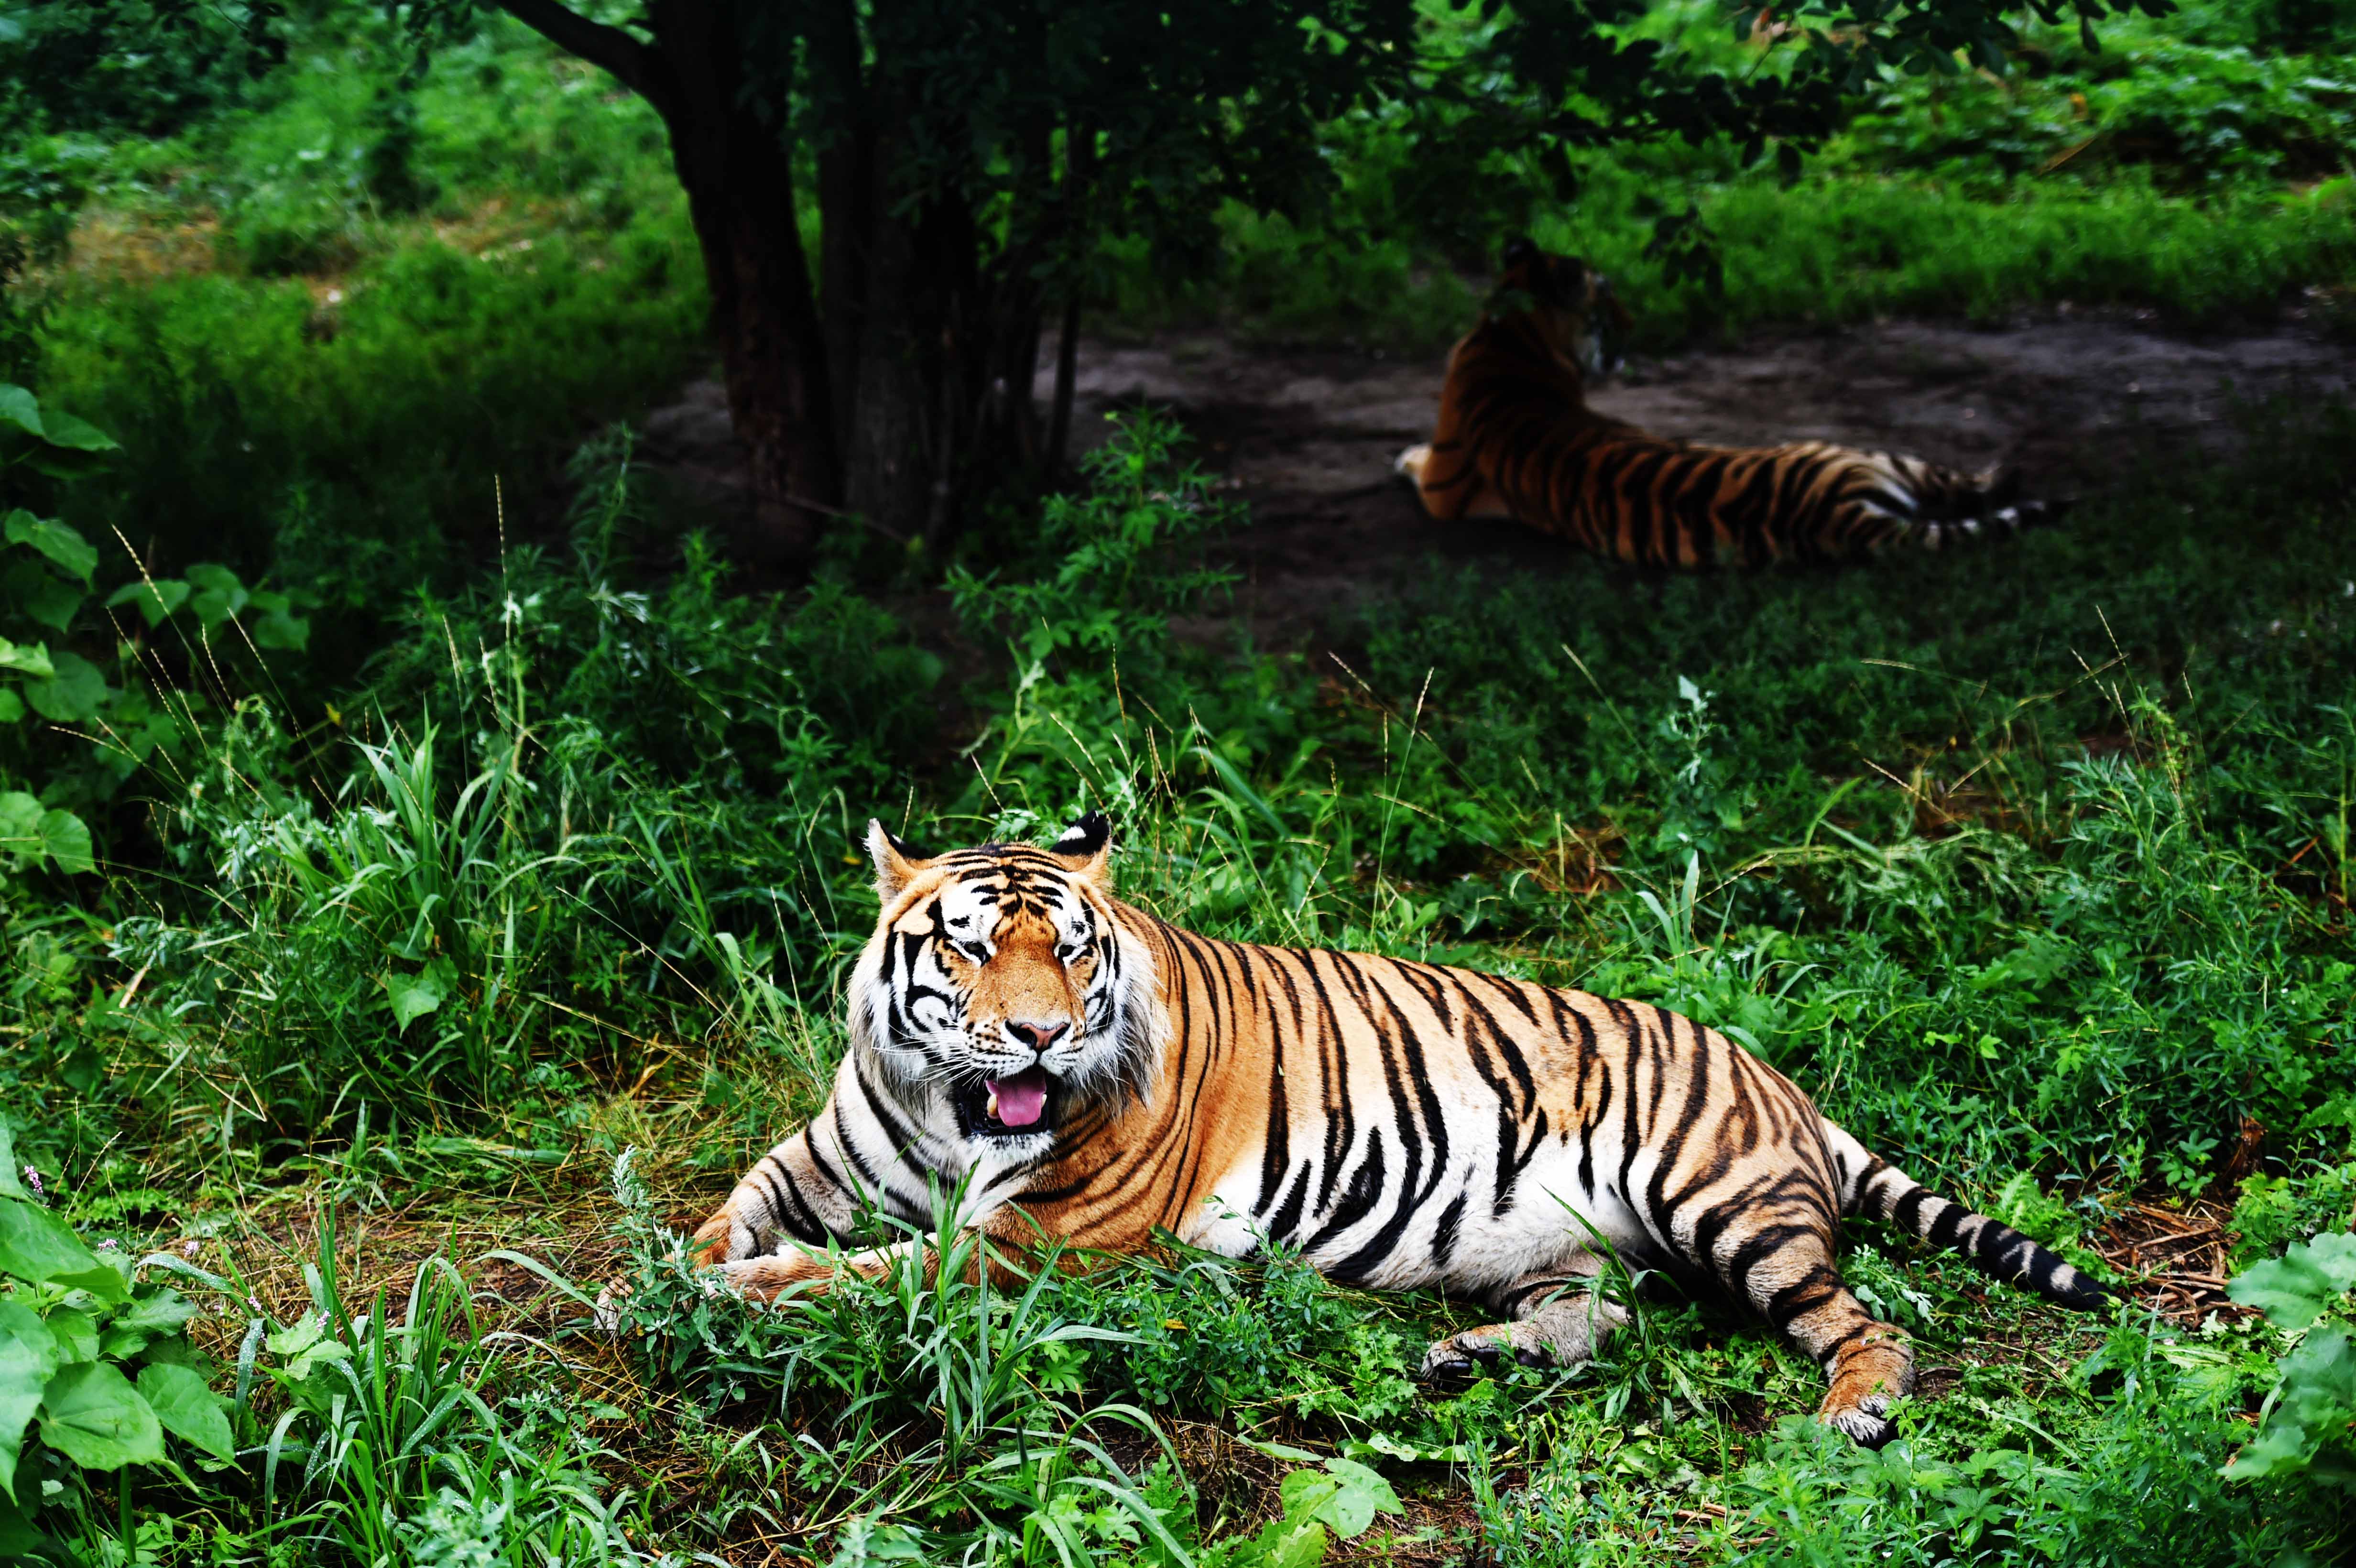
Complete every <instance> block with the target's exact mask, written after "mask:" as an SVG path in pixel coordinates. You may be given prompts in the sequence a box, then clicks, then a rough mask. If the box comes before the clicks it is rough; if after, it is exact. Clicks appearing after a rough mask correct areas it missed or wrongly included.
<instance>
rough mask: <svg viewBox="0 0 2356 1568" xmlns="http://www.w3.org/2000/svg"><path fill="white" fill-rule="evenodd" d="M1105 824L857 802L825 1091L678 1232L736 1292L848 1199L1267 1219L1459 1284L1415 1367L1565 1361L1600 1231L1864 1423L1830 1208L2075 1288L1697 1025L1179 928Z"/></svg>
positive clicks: (1348, 1262)
mask: <svg viewBox="0 0 2356 1568" xmlns="http://www.w3.org/2000/svg"><path fill="white" fill-rule="evenodd" d="M1109 839H1110V828H1109V827H1108V824H1107V823H1106V822H1105V820H1104V818H1103V817H1101V816H1085V817H1082V818H1081V819H1080V820H1079V821H1078V822H1076V823H1075V824H1074V825H1073V826H1072V827H1071V828H1070V829H1068V830H1067V831H1066V833H1065V835H1064V836H1063V837H1061V838H1059V839H1057V840H1056V841H1055V843H1053V844H1051V845H1049V846H1047V847H1046V848H1033V847H1031V846H1029V845H1024V844H985V845H982V846H981V847H980V848H973V849H960V850H956V851H952V852H950V853H948V854H944V855H939V856H933V857H927V856H924V855H921V854H919V853H918V852H917V851H916V850H915V849H913V848H910V847H909V846H907V845H906V844H904V843H902V842H900V841H899V840H898V839H897V838H895V837H893V836H892V835H891V834H889V833H887V832H886V831H884V829H883V827H882V826H881V825H880V824H871V825H870V826H869V828H868V848H869V850H870V853H871V854H872V855H873V859H874V863H875V875H876V889H877V891H878V893H879V894H880V895H881V898H882V901H883V912H882V916H881V918H880V920H879V921H878V922H877V923H876V927H875V933H874V935H873V937H872V938H871V939H870V940H869V942H868V944H867V946H866V948H865V950H864V952H863V953H862V955H861V957H860V959H859V962H858V965H857V966H856V968H855V969H854V971H853V973H852V976H851V985H850V1030H849V1035H850V1043H849V1049H848V1051H847V1052H846V1054H845V1056H844V1058H843V1061H842V1065H841V1070H840V1072H838V1074H837V1076H836V1079H835V1083H834V1092H833V1095H832V1098H831V1099H830V1101H829V1103H828V1104H827V1106H826V1108H825V1109H824V1111H822V1112H821V1113H820V1114H819V1116H818V1118H817V1119H816V1120H814V1121H813V1122H811V1123H810V1124H809V1125H808V1126H806V1127H804V1128H803V1129H801V1130H800V1131H799V1132H797V1133H795V1134H794V1135H793V1136H791V1137H789V1138H787V1140H786V1141H785V1142H784V1143H782V1144H779V1145H778V1146H777V1147H776V1148H775V1149H773V1150H771V1151H770V1152H769V1153H768V1154H767V1155H766V1156H765V1157H763V1158H762V1159H761V1160H760V1161H759V1162H758V1163H757V1164H756V1165H755V1166H754V1167H753V1168H752V1170H751V1171H750V1172H748V1173H747V1174H746V1175H745V1177H744V1179H743V1180H742V1181H741V1182H740V1183H738V1185H737V1187H736V1189H735V1190H734V1192H733V1193H731V1194H730V1196H729V1198H728V1200H727V1201H726V1202H725V1203H724V1204H723V1205H722V1206H721V1208H720V1210H719V1211H718V1212H716V1213H714V1214H713V1215H712V1217H711V1218H710V1219H709V1220H708V1221H705V1222H704V1224H703V1225H702V1227H701V1229H700V1230H698V1231H697V1232H696V1234H695V1241H694V1243H693V1246H694V1249H695V1250H696V1252H697V1253H698V1254H699V1255H700V1256H701V1259H702V1260H703V1261H706V1262H709V1263H712V1264H718V1265H719V1266H720V1267H721V1269H722V1270H723V1272H724V1274H725V1276H726V1277H727V1278H728V1279H730V1280H732V1281H733V1282H734V1284H735V1285H738V1286H740V1287H741V1288H742V1289H743V1290H744V1292H745V1293H747V1294H748V1295H751V1296H755V1297H762V1298H766V1297H770V1296H776V1295H777V1294H778V1293H780V1292H784V1291H787V1290H792V1289H796V1288H803V1289H812V1288H823V1286H824V1285H825V1284H826V1283H827V1282H828V1281H829V1280H830V1278H831V1277H832V1276H833V1272H834V1270H835V1269H836V1268H838V1267H849V1268H852V1269H857V1270H860V1271H862V1272H864V1273H867V1274H869V1275H881V1274H882V1273H883V1271H885V1270H886V1269H888V1268H890V1267H892V1266H893V1265H894V1260H904V1259H905V1255H906V1253H907V1252H908V1250H909V1249H910V1248H911V1247H915V1246H917V1245H919V1244H920V1243H915V1242H902V1243H898V1244H896V1245H894V1246H890V1247H883V1248H869V1249H867V1250H863V1251H862V1250H856V1249H857V1248H858V1242H857V1239H856V1238H857V1236H858V1234H859V1232H860V1229H861V1227H862V1222H863V1221H865V1220H866V1219H867V1218H868V1217H869V1216H872V1215H873V1214H874V1213H876V1212H881V1213H884V1214H889V1215H893V1216H896V1217H897V1218H899V1219H902V1220H904V1221H911V1222H916V1223H922V1224H926V1225H927V1226H930V1225H934V1224H937V1223H939V1222H940V1221H941V1219H942V1218H943V1217H942V1216H938V1215H937V1214H936V1213H935V1204H936V1201H937V1195H939V1194H940V1193H942V1192H945V1191H950V1190H958V1191H961V1192H962V1194H963V1198H962V1202H963V1205H964V1206H963V1209H962V1210H961V1211H959V1212H958V1213H956V1214H954V1215H952V1216H948V1217H947V1218H948V1219H949V1220H950V1221H952V1222H953V1223H955V1224H957V1225H959V1226H962V1227H970V1228H973V1229H977V1230H979V1231H980V1232H981V1233H982V1235H983V1236H984V1237H985V1238H987V1239H988V1240H989V1242H990V1243H991V1248H992V1250H993V1251H994V1252H995V1253H997V1254H998V1256H999V1257H1000V1258H1001V1260H1003V1261H1002V1262H1001V1265H1000V1266H1001V1268H1008V1269H1011V1268H1012V1264H1016V1263H1026V1262H1030V1261H1035V1256H1036V1249H1038V1248H1040V1247H1041V1246H1042V1244H1043V1243H1069V1244H1070V1245H1071V1246H1073V1247H1076V1248H1081V1249H1087V1250H1089V1251H1091V1252H1095V1253H1140V1252H1147V1251H1151V1250H1152V1249H1153V1248H1154V1247H1156V1246H1157V1244H1160V1242H1161V1241H1162V1239H1165V1238H1169V1237H1174V1238H1175V1239H1176V1240H1177V1241H1178V1242H1181V1243H1185V1244H1187V1245H1189V1246H1194V1247H1198V1248H1205V1249H1208V1250H1210V1251H1213V1252H1215V1253H1225V1254H1227V1255H1231V1256H1240V1255H1244V1254H1246V1253H1251V1252H1253V1251H1254V1250H1256V1249H1258V1248H1260V1247H1262V1246H1265V1245H1269V1244H1275V1245H1279V1246H1282V1247H1285V1248H1288V1249H1291V1250H1294V1251H1296V1252H1297V1253H1299V1254H1300V1255H1301V1257H1303V1258H1304V1259H1306V1260H1307V1261H1308V1262H1309V1263H1310V1264H1313V1265H1314V1266H1315V1267H1317V1268H1318V1269H1320V1270H1322V1271H1323V1273H1324V1274H1326V1275H1329V1276H1330V1277H1332V1278H1333V1279H1335V1280H1339V1281H1343V1282H1344V1283H1347V1284H1350V1285H1361V1286H1366V1287H1370V1288H1375V1289H1383V1290H1409V1289H1418V1288H1437V1289H1441V1290H1445V1291H1448V1292H1451V1293H1453V1294H1456V1295H1459V1296H1469V1297H1473V1298H1477V1299H1480V1300H1483V1301H1485V1302H1487V1303H1489V1304H1491V1305H1492V1306H1493V1307H1494V1308H1495V1309H1496V1311H1497V1312H1498V1313H1499V1314H1500V1318H1499V1320H1498V1321H1497V1322H1495V1323H1494V1324H1491V1325H1489V1326H1488V1327H1485V1328H1474V1329H1472V1330H1469V1331H1467V1332H1464V1333H1460V1334H1456V1335H1453V1336H1451V1337H1450V1338H1447V1339H1442V1340H1440V1342H1438V1343H1437V1344H1434V1345H1433V1346H1431V1347H1430V1352H1429V1353H1428V1355H1427V1356H1426V1357H1425V1360H1424V1363H1423V1372H1424V1375H1425V1376H1426V1378H1427V1379H1430V1380H1433V1381H1442V1382H1445V1381H1454V1380H1458V1379H1462V1378H1464V1377H1468V1376H1469V1375H1471V1374H1472V1371H1473V1370H1474V1368H1475V1367H1476V1366H1477V1365H1478V1364H1480V1363H1482V1362H1484V1361H1488V1360H1494V1359H1495V1358H1497V1357H1499V1356H1505V1355H1512V1356H1515V1357H1519V1358H1522V1359H1524V1360H1531V1361H1552V1362H1555V1363H1558V1364H1563V1365H1569V1364H1575V1363H1577V1362H1580V1361H1582V1360H1586V1359H1588V1358H1589V1357H1590V1356H1591V1355H1593V1354H1594V1353H1595V1349H1596V1347H1597V1346H1598V1345H1599V1344H1600V1343H1601V1341H1602V1340H1603V1339H1604V1338H1605V1337H1606V1336H1607V1335H1609V1334H1610V1333H1611V1332H1612V1330H1613V1329H1614V1328H1616V1327H1618V1326H1619V1325H1620V1324H1621V1323H1622V1322H1623V1321H1624V1320H1625V1317H1626V1311H1625V1308H1624V1307H1623V1306H1622V1305H1621V1304H1620V1303H1619V1302H1617V1301H1614V1300H1613V1299H1612V1294H1611V1292H1610V1291H1608V1290H1606V1289H1603V1288H1599V1286H1600V1284H1601V1280H1602V1276H1604V1275H1605V1274H1606V1272H1607V1269H1608V1267H1609V1263H1610V1259H1611V1258H1612V1256H1613V1255H1615V1254H1616V1256H1617V1257H1618V1259H1619V1260H1621V1262H1622V1264H1624V1265H1625V1266H1627V1267H1629V1268H1631V1269H1635V1268H1649V1269H1657V1270H1661V1271H1663V1272H1665V1273H1666V1274H1668V1275H1671V1276H1673V1277H1676V1278H1680V1279H1683V1280H1685V1281H1687V1282H1688V1283H1689V1284H1692V1285H1700V1286H1703V1287H1708V1288H1716V1289H1720V1290H1723V1291H1725V1292H1727V1293H1729V1294H1730V1295H1731V1296H1733V1297H1734V1298H1735V1299H1736V1300H1737V1301H1738V1302H1741V1303H1745V1304H1748V1306H1749V1307H1751V1308H1752V1309H1754V1310H1756V1311H1757V1312H1758V1313H1759V1314H1760V1315H1761V1316H1762V1317H1764V1318H1765V1319H1766V1320H1767V1321H1768V1322H1769V1323H1770V1324H1772V1325H1773V1326H1774V1327H1775V1328H1778V1329H1780V1330H1782V1331H1783V1332H1784V1333H1786V1334H1788V1335H1789V1336H1791V1338H1792V1339H1794V1341H1796V1342H1797V1343H1798V1345H1799V1346H1800V1347H1801V1349H1804V1351H1805V1352H1806V1353H1807V1354H1808V1355H1809V1356H1810V1357H1811V1358H1812V1359H1814V1360H1815V1361H1816V1363H1817V1364H1818V1365H1820V1366H1821V1367H1823V1368H1824V1370H1825V1372H1826V1377H1827V1378H1828V1379H1829V1380H1830V1383H1831V1388H1830V1391H1829V1392H1827V1394H1826V1397H1825V1401H1824V1403H1823V1406H1822V1408H1821V1410H1820V1412H1819V1413H1820V1414H1821V1416H1822V1417H1823V1418H1824V1419H1825V1420H1826V1421H1828V1422H1830V1423H1832V1424H1834V1425H1836V1426H1837V1427H1839V1428H1840V1429H1841V1430H1842V1431H1844V1432H1846V1433H1847V1434H1849V1435H1851V1436H1852V1437H1854V1438H1856V1439H1857V1440H1858V1441H1859V1442H1863V1443H1879V1442H1880V1441H1882V1440H1883V1439H1885V1438H1887V1437H1888V1436H1889V1435H1890V1423H1889V1419H1888V1417H1889V1413H1890V1402H1891V1401H1893V1400H1895V1399H1897V1398H1898V1397H1899V1396H1901V1395H1902V1394H1904V1393H1905V1392H1907V1389H1908V1388H1909V1386H1910V1385H1911V1384H1912V1381H1913V1355H1912V1349H1911V1347H1910V1346H1909V1344H1908V1341H1907V1339H1906V1336H1905V1334H1904V1332H1903V1331H1902V1330H1901V1329H1899V1328H1896V1327H1894V1326H1892V1325H1890V1324H1888V1323H1883V1322H1879V1321H1877V1320H1876V1319H1875V1318H1874V1317H1873V1316H1872V1315H1871V1314H1870V1313H1869V1312H1867V1311H1866V1310H1865V1308H1864V1307H1862V1306H1860V1305H1859V1304H1858V1300H1857V1298H1856V1297H1855V1296H1851V1295H1850V1294H1849V1292H1848V1291H1847V1289H1846V1288H1845V1287H1844V1286H1843V1285H1842V1283H1841V1276H1840V1274H1839V1271H1838V1270H1837V1268H1836V1266H1835V1264H1834V1258H1833V1239H1834V1232H1835V1230H1836V1229H1837V1226H1838V1223H1839V1221H1840V1220H1841V1218H1842V1217H1843V1216H1844V1215H1856V1214H1863V1215H1869V1216H1872V1217H1874V1218H1876V1219H1881V1220H1887V1221H1890V1222H1891V1223H1893V1224H1895V1225H1898V1226H1899V1227H1901V1228H1902V1229H1903V1230H1905V1231H1906V1232H1909V1233H1910V1234H1913V1235H1917V1236H1921V1237H1923V1238H1925V1239H1927V1240H1928V1241H1930V1242H1932V1243H1934V1244H1936V1245H1939V1246H1944V1247H1949V1248H1952V1249H1954V1250H1955V1251H1957V1252H1959V1253H1963V1254H1964V1255H1965V1257H1967V1258H1969V1259H1971V1260H1972V1261H1973V1262H1974V1263H1975V1264H1977V1265H1978V1266H1979V1267H1980V1268H1982V1269H1984V1270H1986V1271H1987V1273H1988V1274H1990V1275H1994V1276H1995V1277H1997V1278H1998V1279H2002V1280H2008V1281H2010V1282H2012V1283H2014V1284H2016V1285H2025V1286H2027V1287H2028V1288H2029V1289H2031V1290H2034V1291H2037V1292H2039V1293H2040V1294H2041V1295H2044V1296H2049V1297H2051V1298H2052V1299H2053V1300H2055V1301H2059V1302H2061V1303H2064V1304H2065V1305H2069V1306H2072V1307H2092V1306H2094V1305H2095V1304H2097V1303H2098V1302H2100V1301H2101V1300H2102V1299H2103V1294H2104V1293H2103V1290H2102V1287H2101V1286H2100V1285H2096V1284H2095V1283H2094V1281H2093V1280H2091V1279H2089V1278H2087V1277H2086V1276H2085V1275H2082V1274H2080V1273H2079V1272H2078V1271H2077V1270H2075V1269H2073V1268H2072V1267H2071V1266H2070V1265H2069V1264H2065V1263H2063V1262H2062V1261H2061V1259H2060V1258H2057V1257H2055V1256H2054V1255H2053V1254H2051V1253H2048V1252H2046V1251H2044V1250H2043V1249H2041V1248H2040V1247H2038V1246H2037V1245H2036V1244H2034V1243H2031V1242H2030V1241H2029V1239H2028V1238H2027V1237H2025V1236H2023V1235H2021V1234H2019V1232H2015V1231H2011V1230H2008V1229H2007V1228H2006V1227H2004V1226H2003V1225H2000V1224H1997V1222H1996V1221H1992V1220H1988V1219H1986V1218H1983V1217H1982V1216H1980V1215H1977V1214H1974V1213H1971V1212H1969V1211H1966V1210H1964V1209H1962V1208H1960V1207H1958V1206H1957V1205H1955V1204H1954V1203H1951V1202H1949V1201H1948V1200H1945V1199H1944V1198H1939V1197H1935V1196H1933V1194H1932V1193H1930V1192H1929V1191H1928V1190H1926V1189H1923V1188H1922V1186H1920V1185H1919V1184H1917V1183H1916V1182H1915V1181H1914V1180H1913V1179H1911V1178H1909V1177H1908V1176H1907V1175H1906V1174H1905V1173H1904V1172H1902V1171H1901V1170H1898V1169H1897V1168H1894V1167H1892V1166H1890V1165H1888V1164H1886V1163H1884V1162H1883V1161H1882V1160H1880V1159H1879V1158H1878V1157H1875V1156H1874V1155H1872V1154H1870V1153H1869V1152H1868V1151H1867V1150H1866V1149H1865V1148H1864V1147H1861V1146H1860V1145H1859V1144H1858V1141H1857V1140H1856V1139H1855V1138H1853V1137H1851V1136H1849V1135H1848V1134H1847V1133H1846V1132H1843V1131H1842V1130H1841V1129H1840V1128H1839V1127H1837V1126H1835V1125H1833V1124H1832V1123H1830V1122H1828V1121H1826V1119H1825V1118H1824V1117H1823V1116H1822V1115H1819V1114H1818V1113H1817V1111H1816V1109H1815V1106H1814V1105H1812V1104H1810V1103H1809V1101H1808V1097H1807V1096H1806V1095H1805V1094H1804V1093H1801V1091H1800V1090H1799V1089H1798V1088H1797V1087H1796V1086H1794V1084H1793V1083H1792V1082H1791V1081H1790V1080H1789V1079H1787V1078H1785V1077H1783V1074H1781V1073H1779V1072H1776V1071H1775V1070H1774V1069H1773V1068H1772V1067H1770V1066H1768V1065H1767V1064H1766V1063H1765V1062H1763V1061H1760V1060H1759V1059H1758V1058H1756V1057H1754V1056H1751V1055H1749V1054H1747V1053H1746V1052H1744V1051H1741V1050H1740V1048H1738V1047H1737V1046H1736V1045H1734V1044H1733V1043H1732V1042H1731V1041H1730V1040H1727V1039H1726V1038H1725V1037H1724V1036H1723V1035H1720V1034H1718V1033H1716V1032H1715V1031H1713V1030H1710V1029H1704V1028H1701V1027H1700V1026H1699V1025H1697V1024H1695V1023H1693V1022H1692V1021H1690V1020H1689V1019H1683V1018H1680V1017H1678V1016H1677V1015H1676V1014H1674V1013H1667V1012H1664V1011H1662V1010H1661V1009H1660V1008H1655V1007H1650V1006H1647V1005H1645V1004H1644V1003H1641V1002H1616V1001H1609V1000H1606V999H1605V998H1603V997H1595V996H1590V995H1587V994H1586V993H1584V992H1580V991H1572V990H1564V989H1558V988H1555V987H1546V986H1537V985H1531V984H1528V983H1526V982H1523V981H1518V980H1508V979H1503V978H1500V977H1498V976H1493V975H1485V974H1482V973H1479V972H1477V971H1474V970H1469V969H1453V968H1445V967H1442V966H1440V965H1431V964H1417V963H1408V962H1405V961H1402V960H1398V959H1393V958H1383V957H1376V956H1371V955H1364V954H1349V953H1330V952H1321V951H1314V950H1308V949H1302V948H1287V947H1261V946H1253V945H1249V944H1243V943H1235V942H1217V941H1213V940H1211V939H1209V938H1207V937H1202V936H1196V935H1194V934H1193V933H1189V932H1185V931H1182V930H1179V929H1178V928H1177V927H1175V926H1173V925H1170V924H1168V923H1164V922H1163V921H1161V920H1159V919H1156V918H1155V917H1154V916H1153V915H1151V914H1150V913H1148V912H1146V911H1144V910H1142V909H1140V908H1138V907H1136V906H1135V905H1132V904H1129V903H1125V902H1123V901H1120V900H1119V899H1118V898H1116V897H1115V896H1114V895H1113V890H1112V885H1111V880H1110V878H1109V876H1108V871H1107V858H1108V853H1109ZM960 1184H962V1185H961V1186H960ZM846 1247H847V1248H851V1249H853V1250H851V1251H848V1252H845V1251H843V1250H841V1249H843V1248H846ZM1074 1261H1075V1260H1074V1258H1073V1257H1072V1255H1071V1254H1066V1258H1065V1262H1066V1264H1067V1265H1069V1264H1073V1263H1074ZM920 1262H921V1264H922V1266H930V1264H931V1260H930V1258H929V1256H927V1257H926V1258H925V1259H923V1260H920Z"/></svg>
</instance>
